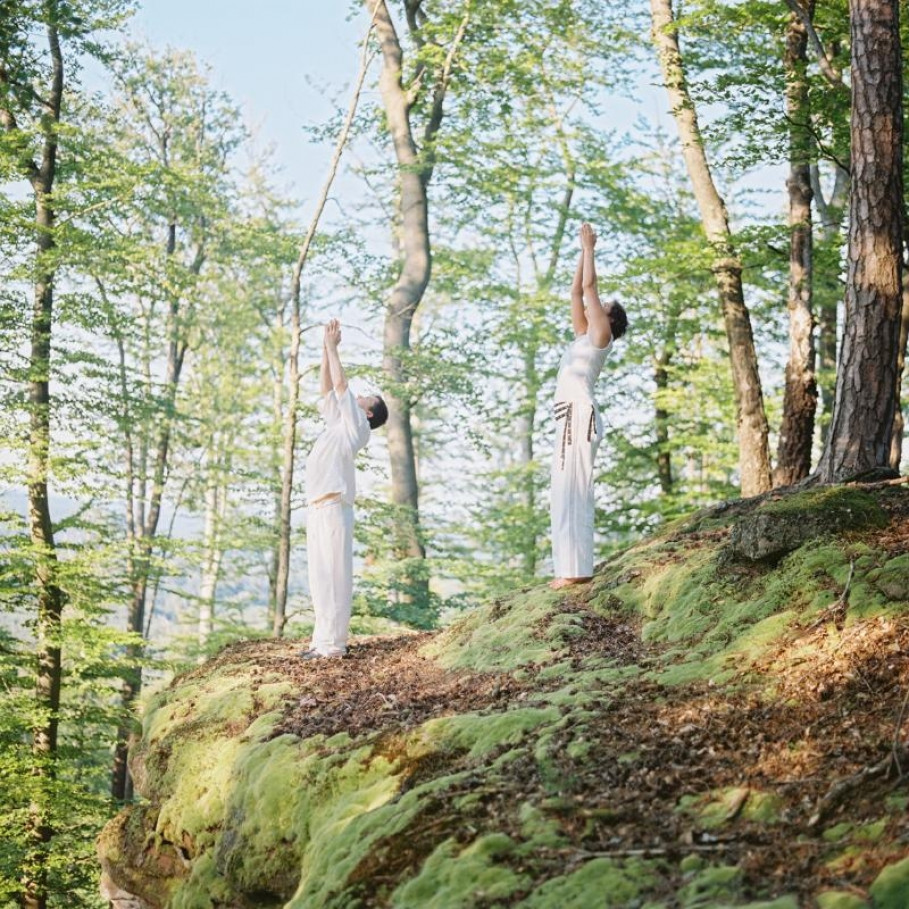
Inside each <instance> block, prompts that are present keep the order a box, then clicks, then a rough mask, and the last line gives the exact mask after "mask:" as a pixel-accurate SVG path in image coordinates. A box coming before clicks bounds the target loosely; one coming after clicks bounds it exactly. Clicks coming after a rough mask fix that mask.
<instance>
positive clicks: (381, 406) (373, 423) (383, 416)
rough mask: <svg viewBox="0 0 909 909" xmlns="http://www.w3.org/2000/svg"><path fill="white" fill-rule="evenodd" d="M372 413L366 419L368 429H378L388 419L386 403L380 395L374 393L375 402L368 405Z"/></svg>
mask: <svg viewBox="0 0 909 909" xmlns="http://www.w3.org/2000/svg"><path fill="white" fill-rule="evenodd" d="M370 410H371V411H372V413H371V414H370V416H368V417H367V418H366V419H367V420H368V421H369V428H370V429H378V428H379V427H380V426H384V425H385V421H386V420H387V419H388V405H387V404H386V403H385V401H384V400H383V398H382V395H376V403H375V404H373V405H372V407H370Z"/></svg>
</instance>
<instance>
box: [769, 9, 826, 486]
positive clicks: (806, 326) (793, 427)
mask: <svg viewBox="0 0 909 909" xmlns="http://www.w3.org/2000/svg"><path fill="white" fill-rule="evenodd" d="M807 14H808V16H809V17H811V16H813V14H814V0H809V3H808V5H807ZM807 47H808V34H807V30H806V28H805V24H804V23H803V22H802V20H801V19H800V18H799V17H798V16H797V15H795V14H794V13H793V14H791V15H790V17H789V27H788V30H787V34H786V53H785V67H786V82H787V85H786V116H787V120H788V122H789V179H788V180H787V181H786V185H787V188H788V190H789V299H788V309H789V362H788V363H787V364H786V387H785V391H784V394H783V419H782V423H781V425H780V438H779V445H778V447H777V463H776V468H775V470H774V472H773V485H774V486H791V485H792V484H793V483H797V482H798V481H799V480H802V479H804V478H805V477H806V476H808V474H809V472H810V470H811V445H812V440H813V437H814V415H815V411H816V408H817V381H816V377H815V372H814V361H815V351H814V313H813V308H812V302H813V290H814V289H813V283H814V276H813V264H812V255H813V253H812V245H813V238H812V224H811V196H812V191H811V163H810V155H811V134H810V132H809V127H810V123H809V118H810V110H809V99H808V79H807V73H806V67H807V62H808V60H807Z"/></svg>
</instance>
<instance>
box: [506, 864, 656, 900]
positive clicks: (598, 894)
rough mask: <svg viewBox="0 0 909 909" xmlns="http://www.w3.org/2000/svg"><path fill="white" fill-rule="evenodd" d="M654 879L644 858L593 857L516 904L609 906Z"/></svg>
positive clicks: (631, 896) (633, 894)
mask: <svg viewBox="0 0 909 909" xmlns="http://www.w3.org/2000/svg"><path fill="white" fill-rule="evenodd" d="M655 879H656V876H655V875H654V873H653V870H652V867H651V866H650V865H649V864H648V863H645V862H624V863H623V862H617V861H612V860H610V859H605V858H596V859H592V860H591V861H589V862H587V863H586V864H584V865H582V866H581V867H580V868H578V870H577V871H573V872H572V873H571V874H567V875H565V876H564V877H557V878H553V879H552V880H549V881H546V883H545V884H543V885H541V886H539V887H537V888H536V889H535V890H534V892H533V893H532V894H531V895H530V896H529V897H527V899H525V900H523V901H522V902H520V903H518V904H517V905H518V906H520V907H522V909H589V907H591V906H594V905H595V906H597V907H602V909H610V907H625V906H628V905H630V904H631V903H632V901H633V900H636V899H637V898H638V897H639V896H640V894H641V891H642V890H645V889H646V888H647V887H649V886H651V885H652V884H653V883H654V881H655Z"/></svg>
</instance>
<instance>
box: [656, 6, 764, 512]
mask: <svg viewBox="0 0 909 909" xmlns="http://www.w3.org/2000/svg"><path fill="white" fill-rule="evenodd" d="M650 9H651V17H652V23H653V29H652V35H653V40H654V43H655V45H656V48H657V53H658V56H659V61H660V66H661V68H662V72H663V81H664V83H665V85H666V90H667V92H668V93H669V100H670V103H671V105H672V114H673V117H674V118H675V121H676V126H677V128H678V131H679V138H680V139H681V142H682V155H683V157H684V159H685V165H686V167H687V169H688V175H689V178H690V180H691V186H692V190H693V192H694V196H695V199H696V200H697V204H698V208H699V209H700V212H701V222H702V224H703V226H704V232H705V233H706V235H707V240H708V242H709V243H710V245H711V247H712V249H713V257H714V258H713V273H714V276H715V278H716V283H717V290H718V291H719V297H720V304H721V306H722V310H723V319H724V322H725V328H726V337H727V341H728V344H729V357H730V362H731V367H732V384H733V390H734V393H735V404H736V421H737V428H738V436H739V472H740V475H741V491H742V495H743V496H746V497H747V496H754V495H758V494H759V493H762V492H766V491H767V490H768V489H770V481H771V477H770V452H769V447H768V427H767V417H766V414H765V411H764V398H763V393H762V391H761V378H760V374H759V373H758V362H757V354H756V352H755V348H754V336H753V334H752V330H751V317H750V315H749V313H748V308H747V306H746V305H745V297H744V291H743V288H742V265H741V262H740V260H739V257H738V254H737V252H736V249H735V245H734V243H733V241H732V234H731V231H730V229H729V218H728V216H727V213H726V206H725V203H724V202H723V199H722V197H721V196H720V194H719V192H718V191H717V188H716V185H715V183H714V182H713V177H712V175H711V173H710V167H709V165H708V162H707V155H706V151H705V149H704V142H703V139H702V137H701V132H700V127H699V125H698V119H697V113H696V111H695V107H694V102H693V101H692V98H691V96H690V94H689V92H688V85H687V81H686V78H685V69H684V65H683V61H682V54H681V50H680V48H679V41H678V35H677V33H676V29H675V22H674V18H673V11H672V2H671V0H651V2H650Z"/></svg>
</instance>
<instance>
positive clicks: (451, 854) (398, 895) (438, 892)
mask: <svg viewBox="0 0 909 909" xmlns="http://www.w3.org/2000/svg"><path fill="white" fill-rule="evenodd" d="M514 848H515V844H514V842H513V841H512V840H511V838H510V837H508V836H506V835H505V834H503V833H491V834H488V835H486V836H482V837H480V838H479V839H477V840H474V842H473V843H471V844H470V845H469V846H467V847H466V848H461V847H460V846H459V845H458V843H457V842H455V841H454V840H451V839H449V840H446V841H445V842H444V843H442V844H441V845H440V846H439V847H438V848H437V849H435V851H434V852H433V853H432V855H430V856H429V858H428V859H427V860H426V862H425V863H424V865H423V867H422V868H421V869H420V873H419V874H418V875H417V876H416V877H415V878H413V880H410V881H408V882H407V883H405V884H403V885H402V886H400V887H398V888H397V889H396V890H395V891H394V893H393V894H392V898H391V905H392V906H393V907H395V909H474V907H476V906H477V905H479V904H480V903H482V902H487V903H488V902H492V901H494V900H504V899H507V898H508V897H510V896H511V895H512V894H513V893H515V892H517V891H519V890H524V889H526V887H527V886H528V884H529V883H530V880H529V878H528V877H527V876H526V875H518V874H516V873H515V872H514V871H512V870H511V869H510V868H508V867H507V866H506V865H503V864H499V863H498V859H500V858H507V856H508V855H509V854H510V853H511V852H512V851H514ZM311 905H312V904H311ZM301 907H302V904H301ZM288 909H290V907H288Z"/></svg>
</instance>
